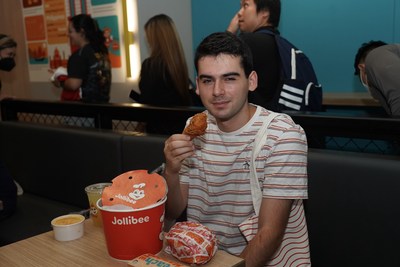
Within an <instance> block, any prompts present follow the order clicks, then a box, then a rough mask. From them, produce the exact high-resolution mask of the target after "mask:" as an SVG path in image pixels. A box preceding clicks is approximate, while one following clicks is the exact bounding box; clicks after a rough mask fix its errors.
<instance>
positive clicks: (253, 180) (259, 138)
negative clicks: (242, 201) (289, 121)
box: [250, 112, 280, 216]
mask: <svg viewBox="0 0 400 267" xmlns="http://www.w3.org/2000/svg"><path fill="white" fill-rule="evenodd" d="M279 114H280V113H275V112H271V113H270V114H269V115H268V117H267V118H266V120H265V121H264V123H263V125H262V126H261V128H260V130H258V132H257V135H256V138H255V139H254V144H253V150H252V152H251V166H250V185H251V196H252V198H253V207H254V211H255V213H256V215H257V216H258V213H259V211H260V207H261V199H262V194H261V188H260V184H259V183H258V178H257V171H256V164H255V159H256V158H257V155H258V154H259V153H260V150H261V148H262V147H263V146H264V145H265V142H266V140H267V136H268V134H267V129H268V126H269V124H270V123H271V121H272V120H273V119H274V118H275V117H276V116H278V115H279Z"/></svg>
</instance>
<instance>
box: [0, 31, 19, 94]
mask: <svg viewBox="0 0 400 267" xmlns="http://www.w3.org/2000/svg"><path fill="white" fill-rule="evenodd" d="M16 50H17V43H16V42H15V41H14V40H13V39H12V38H11V37H9V36H7V35H5V34H0V70H1V71H7V72H8V71H11V70H12V69H13V68H14V67H15V60H14V57H15V53H16ZM0 92H1V80H0Z"/></svg>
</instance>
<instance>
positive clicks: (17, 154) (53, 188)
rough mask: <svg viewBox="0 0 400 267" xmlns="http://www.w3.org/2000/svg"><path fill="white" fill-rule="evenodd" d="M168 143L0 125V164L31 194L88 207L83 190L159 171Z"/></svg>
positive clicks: (87, 131) (93, 132) (101, 132)
mask: <svg viewBox="0 0 400 267" xmlns="http://www.w3.org/2000/svg"><path fill="white" fill-rule="evenodd" d="M147 138H149V140H147ZM164 139H165V137H161V136H157V137H149V136H128V135H123V134H118V133H115V132H111V131H106V130H98V129H85V130H83V129H80V128H78V129H75V128H65V127H64V128H58V127H54V126H43V125H38V124H27V123H18V122H0V159H1V160H2V161H3V162H4V163H5V165H6V166H7V168H8V169H9V170H10V172H11V174H12V175H13V177H14V179H15V180H17V181H18V182H19V183H20V184H21V186H22V187H23V188H24V190H25V191H26V192H27V193H32V194H35V195H39V196H41V197H45V198H49V199H52V200H56V201H61V202H64V203H67V204H71V205H74V206H78V207H81V208H87V205H88V204H87V197H86V194H85V191H84V188H85V186H87V185H89V184H93V183H99V182H109V181H111V180H112V179H113V178H114V177H116V176H117V175H119V174H121V173H123V172H125V171H128V170H133V169H147V170H150V169H151V168H155V167H157V165H158V164H161V163H162V162H163V146H164Z"/></svg>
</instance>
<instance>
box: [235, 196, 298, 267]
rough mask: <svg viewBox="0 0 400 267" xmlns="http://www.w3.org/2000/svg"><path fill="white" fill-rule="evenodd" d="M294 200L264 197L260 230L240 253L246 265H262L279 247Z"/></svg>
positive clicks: (250, 266) (249, 266)
mask: <svg viewBox="0 0 400 267" xmlns="http://www.w3.org/2000/svg"><path fill="white" fill-rule="evenodd" d="M292 203H293V200H291V199H287V200H286V199H272V198H263V200H262V202H261V208H260V214H259V216H258V232H257V234H256V235H255V237H254V238H253V239H252V240H251V241H250V242H249V244H248V245H247V247H246V248H245V249H244V250H243V252H242V254H241V255H240V256H241V257H242V258H244V259H245V261H246V267H258V266H259V267H262V266H264V265H265V263H266V262H267V261H269V260H270V259H271V257H272V256H273V255H274V253H275V251H276V250H277V249H278V248H279V246H280V244H281V242H282V238H283V235H284V233H285V229H286V226H287V223H288V220H289V214H290V210H291V206H292Z"/></svg>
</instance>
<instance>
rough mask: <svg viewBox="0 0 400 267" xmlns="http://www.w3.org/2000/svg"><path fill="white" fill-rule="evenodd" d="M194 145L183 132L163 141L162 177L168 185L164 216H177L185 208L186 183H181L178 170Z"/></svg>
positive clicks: (173, 217)
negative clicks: (163, 169) (163, 165)
mask: <svg viewBox="0 0 400 267" xmlns="http://www.w3.org/2000/svg"><path fill="white" fill-rule="evenodd" d="M193 153H194V147H193V143H192V142H191V141H190V137H189V136H188V135H184V134H175V135H172V136H171V137H170V138H168V139H167V141H165V146H164V155H165V160H166V162H165V171H164V178H165V180H166V181H167V185H168V195H167V203H166V216H167V217H168V218H171V219H176V218H178V217H179V216H180V215H181V214H182V212H183V211H184V210H185V208H186V205H187V198H188V185H181V184H180V181H179V171H180V169H181V167H182V162H183V161H184V160H185V159H186V158H187V157H190V156H191V155H193Z"/></svg>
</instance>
